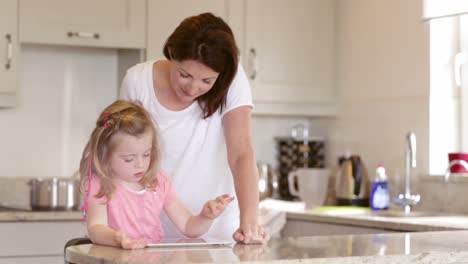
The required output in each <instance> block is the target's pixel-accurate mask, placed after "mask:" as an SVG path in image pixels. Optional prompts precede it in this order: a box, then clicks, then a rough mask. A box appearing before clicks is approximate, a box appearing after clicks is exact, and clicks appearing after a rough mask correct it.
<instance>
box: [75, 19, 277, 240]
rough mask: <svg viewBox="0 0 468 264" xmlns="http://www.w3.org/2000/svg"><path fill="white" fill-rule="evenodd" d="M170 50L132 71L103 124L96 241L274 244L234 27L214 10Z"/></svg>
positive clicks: (95, 149)
mask: <svg viewBox="0 0 468 264" xmlns="http://www.w3.org/2000/svg"><path fill="white" fill-rule="evenodd" d="M163 52H164V56H165V57H166V58H165V59H161V60H156V61H148V62H145V63H141V64H137V65H135V66H134V67H132V68H130V69H129V70H128V71H127V74H126V76H125V78H124V80H123V83H122V90H121V100H118V101H116V102H114V103H112V104H111V105H110V106H108V107H107V108H106V109H104V111H103V112H102V113H101V115H100V116H99V117H98V120H97V122H96V127H95V128H94V130H93V132H92V134H91V138H90V139H89V142H88V144H87V145H86V147H85V149H84V151H83V156H82V159H81V163H80V174H81V181H82V186H83V188H84V190H85V194H86V196H85V201H84V206H83V210H84V212H85V213H86V221H87V228H88V235H89V237H90V239H91V241H92V242H93V243H96V244H102V245H110V246H116V247H122V248H125V249H134V248H142V247H145V246H146V244H148V243H157V242H159V241H161V239H163V237H170V238H177V237H181V238H182V237H199V236H202V235H204V234H205V235H207V236H209V237H216V238H219V239H223V240H226V239H231V238H232V239H234V240H235V241H237V242H243V243H246V244H249V243H252V242H254V241H255V242H261V243H265V242H267V241H268V240H269V235H268V234H267V233H266V232H265V231H264V230H263V228H262V227H261V226H260V225H259V224H258V219H257V213H258V212H257V210H258V199H259V194H258V189H257V180H258V175H257V170H256V165H255V157H254V151H253V146H252V140H251V134H250V129H251V109H252V107H253V104H252V97H251V92H250V87H249V83H248V80H247V77H246V75H245V73H244V71H243V69H242V67H241V66H240V64H239V53H238V49H237V45H236V43H235V40H234V36H233V33H232V31H231V29H230V28H229V26H228V25H227V24H226V23H225V22H224V21H223V20H222V19H221V18H219V17H216V16H214V15H213V14H210V13H204V14H200V15H197V16H192V17H189V18H186V19H185V20H183V21H182V23H181V24H180V25H179V26H178V27H177V28H176V29H175V31H174V32H173V33H172V34H171V35H170V36H169V38H168V39H167V41H166V44H165V45H164V50H163ZM234 196H235V197H236V198H235V197H234ZM192 212H198V214H196V215H193V213H192ZM215 218H217V219H216V220H215Z"/></svg>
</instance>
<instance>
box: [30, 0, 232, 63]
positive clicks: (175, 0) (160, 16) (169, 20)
mask: <svg viewBox="0 0 468 264" xmlns="http://www.w3.org/2000/svg"><path fill="white" fill-rule="evenodd" d="M32 1H33V0H32ZM228 4H229V1H228V0H199V1H196V2H194V1H186V0H172V1H166V0H150V1H148V13H147V16H148V34H147V37H148V43H147V49H146V52H147V53H146V54H147V59H148V60H156V59H161V58H163V52H162V49H163V47H164V43H165V42H166V40H167V38H168V37H169V35H170V34H172V32H173V31H174V29H175V28H176V27H177V26H178V25H179V24H180V22H182V20H183V19H184V18H186V17H189V16H193V15H198V14H200V13H204V12H211V13H213V14H215V15H217V16H220V17H223V18H224V19H226V18H227V12H228Z"/></svg>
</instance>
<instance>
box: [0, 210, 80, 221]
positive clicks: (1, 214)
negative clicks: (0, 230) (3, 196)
mask: <svg viewBox="0 0 468 264" xmlns="http://www.w3.org/2000/svg"><path fill="white" fill-rule="evenodd" d="M82 218H83V215H82V213H81V211H27V210H24V211H22V210H11V211H0V222H18V221H81V219H82Z"/></svg>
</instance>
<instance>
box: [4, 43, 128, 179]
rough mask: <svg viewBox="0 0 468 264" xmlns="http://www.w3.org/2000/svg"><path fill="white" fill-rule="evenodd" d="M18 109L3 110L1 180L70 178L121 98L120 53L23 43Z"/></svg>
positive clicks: (106, 50)
mask: <svg viewBox="0 0 468 264" xmlns="http://www.w3.org/2000/svg"><path fill="white" fill-rule="evenodd" d="M21 52H22V58H21V66H20V68H21V72H20V76H19V79H20V87H19V90H18V100H19V102H18V106H17V107H15V108H11V109H0V124H2V126H1V129H0V176H12V177H16V176H25V177H37V176H44V177H45V176H69V175H71V174H72V173H73V171H75V170H77V169H78V163H79V158H80V156H81V151H82V148H83V147H84V144H85V143H86V140H87V138H88V136H89V133H90V131H91V129H92V127H93V125H94V122H95V120H96V117H97V115H98V114H99V112H100V111H101V110H102V109H103V108H104V107H105V106H106V105H107V104H109V103H110V102H112V101H113V100H115V99H116V96H117V90H118V86H119V85H118V81H117V56H116V51H115V50H110V49H90V48H72V47H57V46H39V45H23V46H22V47H21Z"/></svg>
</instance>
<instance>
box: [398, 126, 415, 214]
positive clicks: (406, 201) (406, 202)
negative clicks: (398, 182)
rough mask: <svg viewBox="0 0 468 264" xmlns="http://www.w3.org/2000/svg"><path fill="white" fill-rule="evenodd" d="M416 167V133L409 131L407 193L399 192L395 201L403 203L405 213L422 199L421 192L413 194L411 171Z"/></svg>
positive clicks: (406, 153)
mask: <svg viewBox="0 0 468 264" xmlns="http://www.w3.org/2000/svg"><path fill="white" fill-rule="evenodd" d="M414 168H416V135H415V134H414V133H413V132H409V133H408V134H407V135H406V146H405V193H404V194H399V195H398V197H396V198H395V199H394V203H395V204H398V205H401V206H402V207H403V209H404V211H405V213H410V212H411V207H412V206H414V205H416V204H418V203H419V201H420V200H421V196H420V195H419V194H411V171H412V169H414Z"/></svg>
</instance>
